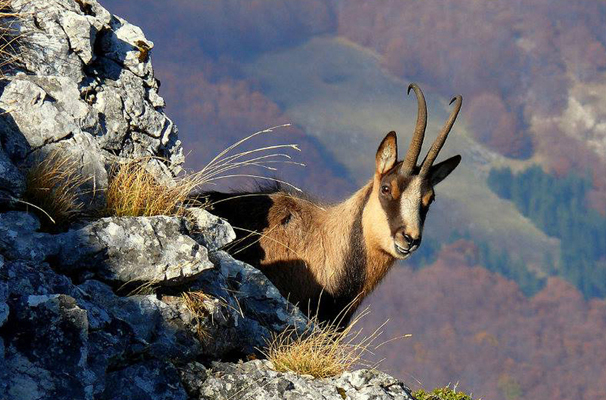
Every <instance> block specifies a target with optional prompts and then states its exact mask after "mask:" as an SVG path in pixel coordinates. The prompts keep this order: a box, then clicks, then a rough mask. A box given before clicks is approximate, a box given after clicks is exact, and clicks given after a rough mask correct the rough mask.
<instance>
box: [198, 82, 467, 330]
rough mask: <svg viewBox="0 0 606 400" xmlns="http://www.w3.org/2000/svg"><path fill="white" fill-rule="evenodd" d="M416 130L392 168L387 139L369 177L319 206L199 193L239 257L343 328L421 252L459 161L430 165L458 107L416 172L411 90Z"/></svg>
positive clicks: (418, 134) (276, 194)
mask: <svg viewBox="0 0 606 400" xmlns="http://www.w3.org/2000/svg"><path fill="white" fill-rule="evenodd" d="M411 89H412V90H414V92H415V95H416V98H417V103H418V115H417V123H416V127H415V130H414V134H413V137H412V141H411V144H410V147H409V149H408V152H407V153H406V157H405V159H404V160H403V161H400V162H398V160H397V157H398V151H397V138H396V133H395V132H393V131H392V132H389V133H388V134H387V135H386V136H385V138H384V139H383V141H382V142H381V144H380V145H379V148H378V150H377V153H376V156H375V165H376V168H375V173H374V177H373V178H372V179H371V180H370V181H369V182H368V183H367V184H366V185H364V186H363V187H362V188H361V189H359V190H358V191H357V192H355V193H354V194H353V195H352V196H351V197H350V198H348V199H346V200H345V201H343V202H341V203H338V204H335V205H327V206H325V205H320V204H318V203H317V202H314V201H312V200H309V199H307V198H305V197H304V196H301V195H299V194H296V193H293V192H292V191H289V190H286V189H284V188H282V187H280V186H276V187H271V188H264V189H263V188H261V189H259V190H257V191H252V192H244V193H243V192H240V193H219V192H206V193H203V194H201V196H203V197H206V198H208V200H210V203H211V204H214V205H213V206H212V209H211V212H213V213H215V214H217V215H219V216H221V217H223V218H225V219H227V220H228V221H229V222H230V223H231V224H232V225H233V226H234V227H235V228H236V230H237V232H238V238H239V239H240V240H241V242H240V245H241V248H240V251H239V252H238V254H237V257H238V258H240V259H241V260H243V261H245V262H248V263H249V264H251V265H254V266H256V267H258V268H259V269H260V270H261V271H263V273H264V274H265V275H266V276H267V277H268V278H269V279H270V280H271V281H272V282H273V283H274V284H275V285H276V287H277V288H278V289H279V290H280V292H281V293H282V294H283V295H284V296H285V297H287V298H289V299H290V301H291V302H293V303H295V304H297V303H298V304H299V306H300V308H301V309H302V310H303V311H304V312H305V311H307V312H308V313H311V314H314V315H315V314H316V312H317V317H318V319H319V320H320V321H331V322H337V323H339V324H340V325H342V326H345V325H346V324H347V323H348V322H349V319H350V318H351V316H352V314H353V313H354V311H355V310H356V308H357V307H358V306H359V304H360V302H361V301H362V299H363V298H364V297H365V296H367V295H368V294H369V293H370V292H371V291H372V290H373V289H374V288H375V287H376V286H377V284H378V283H379V282H380V281H381V279H383V277H384V276H385V274H386V273H387V271H388V270H389V268H390V267H391V266H392V265H393V264H394V262H395V261H396V260H404V259H406V258H408V257H409V256H410V255H411V254H412V253H413V252H414V251H415V250H416V249H417V248H418V247H419V245H420V243H421V234H422V232H423V224H424V222H425V216H426V215H427V211H428V209H429V206H430V204H431V203H432V202H433V200H434V186H435V185H437V184H438V183H439V182H440V181H442V180H443V179H444V178H446V177H447V176H448V175H449V174H450V173H451V172H452V171H453V170H454V169H455V168H456V167H457V165H458V164H459V162H460V161H461V156H459V155H457V156H454V157H451V158H449V159H447V160H446V161H443V162H441V163H439V164H436V165H433V163H434V161H435V159H436V157H437V156H438V153H439V151H440V149H441V148H442V146H443V145H444V141H445V140H446V137H447V136H448V133H449V132H450V130H451V128H452V126H453V124H454V122H455V119H456V117H457V115H458V113H459V110H460V108H461V103H462V98H461V96H456V97H455V98H453V99H452V101H451V103H450V104H452V103H454V104H455V106H454V109H453V110H452V112H451V114H450V117H449V118H448V120H447V122H446V124H445V126H444V128H443V129H442V131H441V132H440V133H439V135H438V137H437V138H436V140H435V141H434V143H433V145H432V146H431V148H430V150H429V152H428V153H427V156H426V157H425V159H424V160H423V162H422V163H421V165H420V166H417V159H418V157H419V153H420V152H421V146H422V144H423V137H424V135H425V129H426V126H427V106H426V103H425V98H424V96H423V92H422V91H421V89H420V88H419V87H418V86H417V85H416V84H411V85H410V86H409V87H408V93H409V94H410V90H411Z"/></svg>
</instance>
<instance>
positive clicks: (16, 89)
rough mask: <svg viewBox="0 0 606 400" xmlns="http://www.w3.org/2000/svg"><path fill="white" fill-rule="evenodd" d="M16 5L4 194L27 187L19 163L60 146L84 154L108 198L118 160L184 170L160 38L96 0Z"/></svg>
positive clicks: (2, 138)
mask: <svg viewBox="0 0 606 400" xmlns="http://www.w3.org/2000/svg"><path fill="white" fill-rule="evenodd" d="M12 6H13V8H14V9H15V11H17V12H19V13H20V15H21V20H20V23H19V34H20V35H21V38H20V40H19V44H20V51H21V55H20V60H21V61H20V64H19V65H17V69H16V71H15V73H14V75H13V76H10V77H8V78H7V79H5V80H4V81H3V82H2V85H3V88H2V94H1V95H0V143H1V144H2V147H1V150H0V176H2V178H0V183H2V185H1V187H2V191H1V192H0V202H3V203H7V202H8V201H10V200H11V199H14V198H18V197H19V196H20V195H21V194H22V192H23V189H24V187H25V184H24V178H23V175H22V174H20V173H19V170H18V169H17V168H16V167H21V166H24V165H28V163H31V162H32V161H34V160H35V159H36V158H39V157H41V156H42V155H44V154H47V153H49V152H51V151H52V150H55V149H57V148H59V149H61V151H64V152H69V153H70V154H72V155H73V156H74V158H75V159H77V160H81V163H80V168H81V171H80V172H81V173H82V174H83V175H85V176H89V177H91V180H90V184H91V185H94V188H95V189H96V191H95V194H96V195H97V197H101V198H102V196H103V189H104V188H105V187H106V185H107V166H108V164H110V163H112V162H115V161H116V160H117V159H125V158H136V157H152V156H153V157H162V158H164V159H166V160H167V162H161V161H159V160H157V159H152V160H150V165H149V168H150V169H152V170H154V172H155V173H156V174H157V175H158V176H167V177H170V176H172V175H173V174H175V173H177V172H179V171H180V168H181V167H180V166H181V164H182V162H183V154H182V149H181V144H180V142H179V140H178V138H177V128H176V127H175V125H174V124H173V122H172V121H171V120H170V119H169V118H168V117H167V116H166V115H165V114H164V112H163V111H162V110H163V107H164V100H163V99H162V97H160V96H159V95H158V87H159V83H158V81H157V80H156V78H155V77H154V74H153V69H152V66H151V62H150V56H149V52H150V50H151V49H152V48H153V43H152V42H151V41H149V40H148V39H147V38H146V37H145V35H144V34H143V32H142V31H141V29H139V28H138V27H136V26H133V25H131V24H129V23H128V22H126V21H124V20H123V19H121V18H119V17H117V16H113V15H111V14H110V13H109V12H108V11H107V10H105V9H104V8H103V7H101V5H99V4H98V3H97V2H96V1H94V0H90V1H89V0H78V1H75V0H57V1H50V0H44V1H29V0H13V1H12ZM99 201H102V199H99ZM0 204H1V203H0ZM94 206H97V204H93V207H94Z"/></svg>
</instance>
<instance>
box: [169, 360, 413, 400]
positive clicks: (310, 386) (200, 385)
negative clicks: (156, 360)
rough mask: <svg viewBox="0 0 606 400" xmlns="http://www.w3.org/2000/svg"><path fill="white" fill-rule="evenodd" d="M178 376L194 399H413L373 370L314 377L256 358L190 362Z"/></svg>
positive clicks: (404, 390) (402, 386)
mask: <svg viewBox="0 0 606 400" xmlns="http://www.w3.org/2000/svg"><path fill="white" fill-rule="evenodd" d="M181 376H182V381H183V384H184V385H185V387H186V389H187V391H188V393H189V394H190V396H191V397H193V398H195V399H230V398H238V399H241V400H299V399H308V400H317V399H326V400H343V399H351V400H371V399H377V400H379V399H385V400H387V399H399V400H414V398H413V397H412V395H411V393H410V389H408V388H407V387H406V386H405V385H404V384H403V383H402V382H400V381H398V380H396V379H394V378H392V377H390V376H388V375H386V374H384V373H382V372H378V371H373V370H359V371H355V372H351V373H349V372H346V373H344V374H342V375H341V376H339V377H335V378H330V379H314V378H313V377H311V376H302V375H297V374H294V373H292V372H285V373H283V372H276V371H274V370H273V369H272V365H271V363H270V362H268V361H262V360H255V361H249V362H245V363H241V364H233V363H220V362H216V363H212V365H211V367H210V368H208V369H206V368H204V367H203V366H201V365H200V364H197V363H191V364H188V365H187V366H186V367H185V368H184V369H183V370H182V372H181Z"/></svg>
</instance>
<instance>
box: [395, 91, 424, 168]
mask: <svg viewBox="0 0 606 400" xmlns="http://www.w3.org/2000/svg"><path fill="white" fill-rule="evenodd" d="M411 89H413V90H414V92H415V95H416V96H417V103H418V104H419V108H418V111H417V126H416V127H415V131H414V133H413V135H412V139H411V141H410V146H409V147H408V151H407V152H406V158H404V162H403V163H402V167H401V169H400V171H401V172H402V173H406V174H409V173H410V172H412V170H413V169H414V168H415V167H416V165H417V160H418V159H419V153H421V147H422V146H423V138H424V137H425V128H426V127H427V104H425V96H423V92H422V91H421V89H420V88H419V86H417V84H416V83H411V84H410V85H409V86H408V91H407V93H408V94H410V90H411Z"/></svg>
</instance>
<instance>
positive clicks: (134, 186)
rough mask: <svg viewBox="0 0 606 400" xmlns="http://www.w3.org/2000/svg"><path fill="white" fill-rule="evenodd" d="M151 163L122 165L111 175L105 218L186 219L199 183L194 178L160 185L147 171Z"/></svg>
mask: <svg viewBox="0 0 606 400" xmlns="http://www.w3.org/2000/svg"><path fill="white" fill-rule="evenodd" d="M148 161H149V159H140V160H134V161H130V162H127V163H123V164H120V165H118V166H117V167H116V168H114V170H113V171H111V173H110V179H109V184H108V187H107V192H106V200H107V205H106V214H108V215H114V216H118V217H127V216H128V217H143V216H145V217H150V216H154V215H183V212H184V211H185V206H187V205H190V204H189V203H190V202H191V201H192V200H190V199H189V195H190V193H191V192H192V190H193V189H194V188H195V187H197V186H198V185H199V184H200V182H199V180H198V179H197V176H195V175H192V176H189V177H185V178H180V179H177V180H175V184H174V185H173V186H169V185H168V184H166V183H163V182H159V181H158V180H157V179H156V178H155V177H154V175H152V174H151V173H150V172H149V171H148V170H147V169H146V164H147V162H148Z"/></svg>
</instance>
